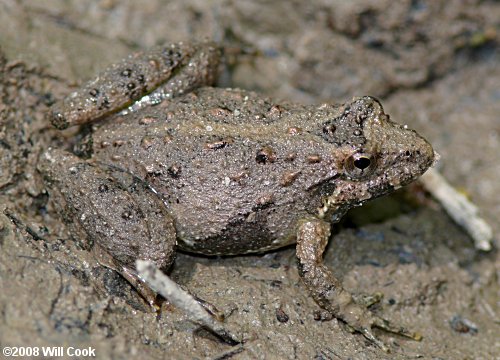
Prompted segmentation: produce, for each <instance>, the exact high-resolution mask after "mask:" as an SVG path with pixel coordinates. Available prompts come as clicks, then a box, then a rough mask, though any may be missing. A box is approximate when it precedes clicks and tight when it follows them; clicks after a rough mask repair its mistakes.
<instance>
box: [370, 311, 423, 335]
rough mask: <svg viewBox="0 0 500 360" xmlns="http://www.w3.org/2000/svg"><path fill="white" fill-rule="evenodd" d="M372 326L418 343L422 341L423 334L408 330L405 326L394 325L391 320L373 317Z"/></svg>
mask: <svg viewBox="0 0 500 360" xmlns="http://www.w3.org/2000/svg"><path fill="white" fill-rule="evenodd" d="M371 326H372V327H376V328H379V329H381V330H384V331H387V332H391V333H393V334H397V335H401V336H404V337H407V338H409V339H412V340H416V341H420V340H422V334H420V333H419V332H414V331H411V330H408V329H407V328H405V327H403V326H398V325H396V324H393V323H392V322H390V321H389V320H386V319H383V318H380V317H378V316H374V317H373V319H372V323H371Z"/></svg>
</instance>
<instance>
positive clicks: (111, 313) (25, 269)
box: [0, 0, 500, 359]
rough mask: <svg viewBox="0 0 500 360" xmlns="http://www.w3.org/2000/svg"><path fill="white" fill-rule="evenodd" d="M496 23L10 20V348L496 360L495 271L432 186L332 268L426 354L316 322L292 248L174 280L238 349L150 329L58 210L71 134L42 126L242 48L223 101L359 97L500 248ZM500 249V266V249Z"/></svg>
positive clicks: (336, 7) (354, 230)
mask: <svg viewBox="0 0 500 360" xmlns="http://www.w3.org/2000/svg"><path fill="white" fill-rule="evenodd" d="M499 19H500V4H499V3H498V2H495V1H478V0H476V1H467V2H464V1H400V2H391V1H384V0H379V1H361V0H360V1H355V2H344V1H331V2H325V1H324V2H320V1H318V2H273V3H272V4H268V3H266V2H260V1H255V2H249V1H232V2H229V1H223V0H210V1H199V0H198V1H197V0H190V1H183V2H181V1H177V2H171V3H168V4H165V3H163V2H161V1H150V2H148V3H147V4H143V3H141V4H139V2H134V1H122V2H118V1H113V0H108V1H100V2H90V1H89V2H81V1H76V0H75V1H66V2H61V1H55V0H53V1H51V0H46V1H36V2H35V1H11V0H7V1H3V2H2V3H1V4H0V33H1V34H2V36H1V37H0V67H1V71H0V250H1V251H0V347H2V348H4V347H6V346H24V347H26V346H32V347H33V346H38V347H42V346H64V347H68V346H73V347H77V348H86V347H89V346H90V347H92V348H94V349H96V354H97V358H99V359H122V358H123V359H125V358H127V359H128V358H138V357H142V358H152V359H162V358H179V359H192V358H210V359H217V358H218V359H222V358H225V359H227V358H231V359H252V358H290V359H294V358H298V359H302V358H315V359H347V358H352V359H387V358H394V359H413V358H425V359H431V358H432V359H495V358H500V343H499V341H498V333H499V331H500V329H499V322H500V317H499V315H498V312H499V295H500V281H499V270H500V258H499V254H498V252H497V250H496V249H495V250H493V251H491V252H490V253H481V252H479V251H477V250H475V249H474V247H473V244H472V241H471V239H469V238H468V237H467V235H466V234H464V233H463V231H462V230H461V229H460V228H458V227H457V226H456V225H455V224H453V223H452V222H451V220H450V219H449V218H448V217H447V216H446V215H445V213H444V212H443V210H442V209H441V208H440V207H439V204H436V203H435V202H434V201H433V200H432V199H431V198H429V197H428V196H427V195H426V194H425V192H423V190H422V189H421V187H419V186H418V184H417V185H415V186H411V187H409V188H407V189H405V190H404V191H401V192H399V193H397V194H395V195H394V196H391V197H388V198H383V199H380V200H377V201H376V202H374V203H372V204H367V205H366V206H364V207H363V208H361V209H356V211H353V212H351V213H350V214H349V216H348V217H347V219H345V220H344V221H343V222H342V223H341V224H339V225H338V226H335V231H334V235H333V237H332V239H331V240H330V245H329V248H328V251H327V253H326V256H325V258H326V262H327V264H328V265H329V266H330V267H331V268H332V269H333V270H334V271H335V273H336V274H338V275H340V276H341V277H342V278H343V283H344V285H345V287H346V288H348V289H349V290H351V291H353V292H355V293H358V294H370V293H375V292H382V293H383V294H384V298H383V300H382V301H381V302H380V303H378V304H375V305H373V307H372V309H373V311H375V312H376V313H377V314H380V315H383V316H384V317H386V318H389V319H391V320H393V321H395V322H399V323H401V324H403V325H405V326H407V327H410V328H412V329H415V330H418V331H419V332H421V333H422V335H423V340H422V341H421V342H416V341H412V340H407V339H403V338H400V337H397V336H394V337H392V336H390V335H388V334H385V333H379V336H380V337H381V338H382V339H383V340H384V341H385V342H386V343H388V344H390V345H391V348H392V350H393V353H392V354H391V355H387V354H384V353H383V352H381V351H380V350H379V349H378V348H376V347H374V346H373V345H371V344H369V343H367V342H366V341H365V339H364V338H363V337H362V336H360V335H359V334H351V333H350V332H349V331H348V329H346V327H345V326H344V324H342V323H340V322H338V321H337V320H331V321H318V320H315V317H316V318H318V316H317V314H315V312H317V311H318V310H319V307H318V306H317V305H316V304H315V303H314V301H313V300H312V299H311V298H310V297H309V296H308V295H307V291H306V289H305V287H304V285H303V284H302V283H301V282H300V281H299V277H298V274H297V269H296V261H295V258H294V250H293V248H289V249H284V250H281V251H275V252H272V253H269V254H265V255H261V256H244V257H230V258H205V257H194V256H190V255H187V254H179V255H178V256H177V259H176V263H175V266H174V269H173V271H172V273H171V276H172V277H173V278H174V279H175V280H176V281H178V282H179V283H181V284H182V285H185V286H186V287H187V288H189V289H190V290H192V291H193V292H194V293H195V294H196V295H198V296H199V297H201V298H203V299H205V300H207V301H210V302H211V303H213V304H216V305H217V307H218V308H219V309H221V310H222V311H224V312H225V314H226V317H227V320H226V322H227V326H228V328H229V329H231V330H232V331H233V332H235V333H237V334H240V335H241V336H242V337H243V338H245V339H246V341H245V343H244V344H243V345H242V346H236V347H231V346H229V345H227V344H224V343H222V342H221V341H219V339H217V338H215V337H214V336H213V335H211V334H210V333H208V332H206V331H204V330H202V329H198V328H197V327H196V326H195V325H194V324H192V323H191V322H189V321H188V319H187V318H186V317H185V315H184V314H182V313H181V312H179V311H178V310H176V309H174V308H171V307H169V306H168V305H167V304H164V305H163V308H162V311H161V313H160V315H158V316H157V315H156V314H152V313H150V312H148V311H147V309H148V308H147V306H146V304H145V303H144V301H143V300H142V299H141V298H140V297H139V296H138V294H137V293H136V292H135V291H134V290H133V289H132V288H131V287H130V286H129V285H128V283H127V282H126V281H125V280H124V279H122V278H121V277H120V276H119V275H117V274H116V273H115V272H113V271H111V270H109V269H107V268H104V267H102V266H100V265H99V264H98V263H97V262H96V261H95V260H94V259H93V258H92V256H91V254H89V253H88V252H87V251H85V250H83V249H82V248H81V246H80V244H78V243H77V242H74V241H71V240H70V236H69V233H68V230H67V229H66V228H65V227H64V225H63V222H62V220H61V219H60V218H59V217H58V215H57V213H56V212H55V211H54V208H53V204H52V203H51V201H50V198H49V197H48V195H47V193H46V192H45V191H44V186H43V184H42V183H41V182H40V179H39V174H38V173H37V172H36V170H35V164H36V161H37V158H38V155H39V154H40V152H41V151H43V149H45V148H47V147H48V146H61V147H64V146H69V145H67V144H70V143H71V141H72V139H73V138H74V136H75V131H74V130H67V131H65V132H57V131H55V130H53V129H52V128H51V127H50V126H49V124H48V123H46V121H45V120H44V114H45V112H46V111H47V109H48V107H49V106H50V105H51V104H52V103H53V101H54V99H55V98H60V97H61V96H62V95H63V94H66V93H68V92H69V91H71V90H72V89H75V88H76V86H77V85H78V84H79V83H81V82H83V81H84V80H86V79H88V78H90V77H91V76H92V75H93V74H95V73H96V72H97V71H98V70H99V69H101V68H102V67H104V66H105V65H107V64H109V63H111V62H112V61H116V60H117V59H120V58H121V57H122V56H123V55H125V54H127V53H128V52H130V51H132V50H134V49H138V48H144V47H148V46H151V45H154V44H158V43H162V42H165V41H177V40H189V39H199V38H200V37H204V36H209V37H211V38H213V39H215V40H217V41H221V42H223V43H224V44H226V46H227V53H228V55H229V64H228V67H227V68H228V70H227V71H226V72H225V73H224V75H223V77H222V79H221V81H220V85H221V86H233V87H241V88H245V89H252V90H257V91H259V92H261V93H264V94H266V95H269V96H273V97H275V98H280V99H286V100H291V101H297V102H303V103H310V102H322V101H332V102H337V101H344V100H346V99H347V98H350V97H351V96H354V95H364V94H368V95H373V96H378V97H380V98H382V100H383V103H384V107H385V109H386V111H387V112H388V113H389V114H391V116H392V117H393V118H394V119H396V120H397V121H398V122H403V123H407V124H408V125H409V126H410V127H413V128H415V129H417V130H418V131H419V133H421V134H422V135H424V136H425V137H426V138H428V139H429V140H430V141H431V143H432V144H433V145H434V146H435V148H436V150H437V151H438V152H439V153H440V154H441V156H442V159H441V162H440V163H439V165H438V167H439V169H440V170H441V171H442V172H443V174H444V175H445V176H446V177H447V178H448V180H449V181H450V182H451V183H452V184H453V185H455V186H456V187H457V188H459V189H462V190H463V191H465V192H466V193H467V194H468V195H469V196H470V197H471V199H472V200H473V201H474V202H475V203H476V204H477V205H478V206H479V208H480V209H481V212H482V215H483V216H484V217H485V218H486V219H487V220H488V221H489V222H490V223H491V224H492V226H493V227H494V230H495V233H496V234H499V233H500V223H499V222H498V214H499V213H500V197H499V195H498V194H500V183H499V182H498V178H499V177H500V157H499V156H498V149H499V148H500V140H499V135H500V125H499V122H498V113H499V112H500V92H499V89H498V84H500V66H499V60H498V59H500V57H499V35H498V34H499V31H500V20H499ZM498 245H499V244H498V235H497V243H496V248H498Z"/></svg>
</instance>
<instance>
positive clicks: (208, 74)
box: [47, 41, 221, 129]
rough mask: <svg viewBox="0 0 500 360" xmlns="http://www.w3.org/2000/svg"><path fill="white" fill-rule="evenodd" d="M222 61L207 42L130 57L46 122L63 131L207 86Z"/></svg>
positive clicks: (54, 108) (68, 100) (70, 98)
mask: <svg viewBox="0 0 500 360" xmlns="http://www.w3.org/2000/svg"><path fill="white" fill-rule="evenodd" d="M220 58H221V49H220V48H219V47H218V46H217V45H216V44H215V43H213V42H210V41H204V42H197V43H196V42H195V43H191V42H179V43H174V44H168V45H164V46H157V47H154V48H152V49H150V50H148V51H144V52H138V53H135V54H132V55H130V56H128V57H127V58H125V59H123V60H122V61H121V62H118V63H116V64H113V65H111V66H109V67H108V68H107V69H105V70H104V71H103V72H101V73H100V74H99V75H98V76H97V77H96V78H95V79H93V80H91V81H89V82H87V83H86V84H84V85H83V86H82V87H81V88H80V89H78V90H76V91H74V92H73V93H71V94H70V95H69V96H67V97H66V98H64V99H63V100H61V101H58V102H57V103H55V104H54V105H53V106H52V107H51V109H50V111H49V112H48V114H47V118H48V119H49V120H50V121H51V122H52V124H53V125H54V126H55V127H56V128H58V129H66V128H67V127H70V126H74V125H79V124H85V123H88V122H91V121H94V120H97V119H100V118H103V117H105V116H107V115H110V114H112V113H116V112H118V111H120V110H123V109H125V108H127V107H128V106H130V105H132V104H134V103H135V102H136V101H139V100H140V101H139V103H138V105H134V106H133V107H132V108H130V110H136V109H138V108H140V107H142V106H144V105H153V104H157V103H158V102H160V101H161V100H163V99H164V98H166V97H175V96H178V95H182V94H185V93H188V92H189V91H191V90H193V89H195V88H198V87H201V86H210V85H212V84H213V83H214V82H215V80H216V78H217V76H218V70H219V60H220ZM160 86H161V87H162V89H160V90H157V89H158V88H159V87H160Z"/></svg>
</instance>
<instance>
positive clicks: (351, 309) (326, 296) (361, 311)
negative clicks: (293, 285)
mask: <svg viewBox="0 0 500 360" xmlns="http://www.w3.org/2000/svg"><path fill="white" fill-rule="evenodd" d="M329 236H330V224H329V223H327V222H325V221H323V220H320V219H311V220H304V221H303V222H302V223H300V224H299V227H298V231H297V258H298V263H299V274H300V276H301V277H302V280H303V281H304V283H305V285H306V286H307V288H308V289H309V291H310V293H311V295H312V296H313V298H314V300H316V302H317V303H318V304H319V306H321V307H322V308H323V309H325V310H326V311H328V312H329V313H331V314H332V315H333V316H335V317H336V318H338V319H341V320H343V321H344V322H346V323H347V325H348V326H349V327H350V328H351V329H353V330H355V331H358V332H360V333H361V334H363V335H364V336H365V337H366V338H367V339H368V340H370V341H371V342H373V343H374V344H376V345H377V346H379V347H380V348H381V349H383V350H384V351H389V347H388V346H387V345H385V344H384V343H383V342H382V341H381V340H380V339H378V338H377V337H376V336H375V334H374V333H373V331H372V329H373V328H375V327H376V328H379V329H382V330H385V331H388V332H391V333H395V334H399V335H402V336H405V337H408V338H411V339H414V340H420V339H421V338H422V336H421V335H420V334H418V333H413V332H411V331H409V330H407V329H405V328H403V327H399V326H395V325H393V324H392V323H390V322H389V321H387V320H385V319H382V318H379V317H378V316H376V315H374V314H372V313H371V312H370V311H369V310H368V309H367V308H366V307H364V306H361V305H359V304H357V303H356V302H355V301H354V299H353V297H352V296H351V294H350V293H349V292H348V291H346V290H344V289H343V288H342V285H341V283H340V282H339V280H338V279H336V278H335V277H334V276H333V274H332V273H331V271H330V270H328V268H327V267H326V266H325V265H324V264H323V259H322V255H323V251H324V250H325V247H326V245H327V242H328V238H329Z"/></svg>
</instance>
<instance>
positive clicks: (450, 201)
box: [420, 169, 493, 251]
mask: <svg viewBox="0 0 500 360" xmlns="http://www.w3.org/2000/svg"><path fill="white" fill-rule="evenodd" d="M420 181H421V182H422V184H423V185H424V187H425V188H426V189H427V191H429V192H430V193H431V194H432V196H434V198H436V200H438V201H439V203H440V204H441V206H442V207H443V208H444V209H445V211H446V212H447V213H448V215H449V216H450V217H451V218H452V219H453V220H454V221H455V222H456V223H457V224H458V225H460V226H461V227H462V228H463V229H464V230H465V231H466V232H467V233H468V234H469V236H470V237H471V238H472V239H473V240H474V245H475V247H476V249H479V250H483V251H490V250H491V248H492V245H491V243H492V241H493V230H492V229H491V227H490V226H489V225H488V224H487V223H486V221H485V220H484V219H483V218H482V217H480V216H479V209H478V208H477V207H476V206H475V205H474V204H473V203H472V202H470V201H469V200H468V199H467V198H466V197H465V196H464V195H462V194H461V193H459V192H458V191H457V190H455V188H453V187H452V186H451V185H450V184H449V183H448V182H447V181H446V179H445V178H444V177H443V176H442V175H441V174H439V173H438V171H437V170H435V169H429V170H428V171H427V172H426V173H425V174H424V175H423V176H422V177H421V178H420Z"/></svg>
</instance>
